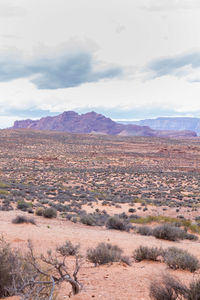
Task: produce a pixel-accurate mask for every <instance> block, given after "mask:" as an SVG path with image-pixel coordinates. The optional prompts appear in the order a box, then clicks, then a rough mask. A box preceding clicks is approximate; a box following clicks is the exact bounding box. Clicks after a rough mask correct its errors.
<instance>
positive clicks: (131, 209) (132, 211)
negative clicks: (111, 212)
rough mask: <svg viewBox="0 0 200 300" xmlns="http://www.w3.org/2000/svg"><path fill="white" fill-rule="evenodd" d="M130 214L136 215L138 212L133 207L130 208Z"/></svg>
mask: <svg viewBox="0 0 200 300" xmlns="http://www.w3.org/2000/svg"><path fill="white" fill-rule="evenodd" d="M128 212H130V213H134V212H136V209H135V208H132V207H131V208H129V210H128Z"/></svg>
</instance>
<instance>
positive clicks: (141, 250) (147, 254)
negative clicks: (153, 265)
mask: <svg viewBox="0 0 200 300" xmlns="http://www.w3.org/2000/svg"><path fill="white" fill-rule="evenodd" d="M162 253H163V250H162V249H161V248H157V247H151V248H150V247H145V246H140V247H138V248H137V249H135V251H134V252H133V257H134V259H135V260H136V261H138V262H139V261H142V260H144V259H147V260H153V261H156V260H158V257H159V256H161V255H162Z"/></svg>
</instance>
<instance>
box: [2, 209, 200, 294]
mask: <svg viewBox="0 0 200 300" xmlns="http://www.w3.org/2000/svg"><path fill="white" fill-rule="evenodd" d="M20 214H23V213H21V212H20ZM24 214H26V213H24ZM16 215H19V212H18V211H10V212H0V233H1V234H3V235H4V237H5V238H6V240H7V241H9V242H10V243H11V244H12V246H14V247H20V248H21V249H23V250H26V245H27V240H28V239H31V241H32V242H33V245H34V248H35V251H36V252H37V253H45V252H46V251H47V250H48V249H50V248H51V249H55V247H56V246H57V245H60V244H62V243H64V242H65V240H66V239H69V240H71V241H72V242H74V243H79V242H80V244H81V251H82V253H83V254H85V252H86V249H87V248H88V247H93V246H95V245H97V244H98V243H99V242H110V243H112V244H116V245H118V246H120V247H121V248H122V249H123V250H124V254H125V255H129V256H131V255H132V252H133V250H134V249H136V248H137V247H138V246H140V245H143V246H145V245H146V246H157V247H160V246H161V247H163V248H165V247H169V246H176V247H180V248H181V249H185V250H188V251H189V252H190V253H192V254H194V255H195V256H197V257H198V258H199V259H200V243H199V242H198V241H197V242H191V241H185V240H184V241H181V242H169V241H162V240H157V239H155V238H154V237H143V236H140V235H136V234H132V233H127V232H120V231H117V230H107V229H104V228H100V227H95V226H94V227H89V226H85V225H82V224H74V223H72V222H70V221H66V220H61V219H54V220H47V219H45V218H43V217H35V220H36V223H37V225H36V226H35V225H26V224H12V219H13V218H14V217H15V216H16ZM166 272H169V273H171V274H173V275H175V276H178V278H180V279H181V280H182V281H183V282H185V283H187V282H188V281H189V280H190V279H192V278H193V276H194V274H191V273H190V272H187V271H171V270H169V269H168V268H167V266H166V265H165V264H164V263H159V262H155V263H154V262H148V261H142V262H140V263H132V265H131V266H127V265H125V264H123V263H114V264H112V265H104V266H99V267H94V266H93V265H92V264H90V263H88V262H85V263H84V265H83V267H82V269H81V271H80V274H79V279H80V281H81V283H82V284H83V290H82V291H81V293H80V294H79V295H77V296H74V297H72V298H71V299H74V300H75V299H77V300H78V299H79V300H87V299H105V300H110V299H115V300H123V299H124V300H125V299H128V300H136V299H138V300H139V299H140V300H142V299H143V300H144V299H145V300H146V299H150V298H149V284H150V282H151V280H152V279H155V278H159V277H160V276H161V275H162V274H163V273H166ZM198 274H199V272H197V273H195V276H198ZM68 293H69V286H68V285H67V284H66V285H63V286H62V288H61V290H60V294H59V299H60V300H61V299H68ZM13 300H14V299H13Z"/></svg>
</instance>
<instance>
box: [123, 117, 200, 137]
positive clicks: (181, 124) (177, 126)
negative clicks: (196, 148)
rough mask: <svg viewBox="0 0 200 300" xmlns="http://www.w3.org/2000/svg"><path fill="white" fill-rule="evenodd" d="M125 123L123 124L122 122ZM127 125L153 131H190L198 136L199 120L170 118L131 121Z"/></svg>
mask: <svg viewBox="0 0 200 300" xmlns="http://www.w3.org/2000/svg"><path fill="white" fill-rule="evenodd" d="M123 123H125V122H123ZM128 124H137V125H141V126H149V127H150V128H152V129H155V130H192V131H195V132H196V133H197V135H200V118H189V117H172V118H164V117H163V118H157V119H146V120H141V121H131V122H128Z"/></svg>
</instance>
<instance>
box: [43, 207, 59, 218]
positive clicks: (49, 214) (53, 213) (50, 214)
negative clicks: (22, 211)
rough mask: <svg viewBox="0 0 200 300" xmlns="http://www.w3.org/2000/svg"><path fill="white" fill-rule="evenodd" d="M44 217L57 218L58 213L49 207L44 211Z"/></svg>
mask: <svg viewBox="0 0 200 300" xmlns="http://www.w3.org/2000/svg"><path fill="white" fill-rule="evenodd" d="M43 216H44V217H45V218H50V219H51V218H56V216H57V211H56V210H55V209H54V208H52V207H48V208H45V209H44V211H43Z"/></svg>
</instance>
